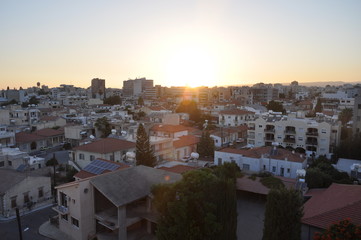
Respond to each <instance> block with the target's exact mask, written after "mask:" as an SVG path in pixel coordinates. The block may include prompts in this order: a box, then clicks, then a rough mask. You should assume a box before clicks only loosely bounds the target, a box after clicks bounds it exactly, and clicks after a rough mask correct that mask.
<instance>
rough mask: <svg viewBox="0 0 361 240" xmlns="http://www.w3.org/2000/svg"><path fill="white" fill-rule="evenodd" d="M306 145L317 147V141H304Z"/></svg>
mask: <svg viewBox="0 0 361 240" xmlns="http://www.w3.org/2000/svg"><path fill="white" fill-rule="evenodd" d="M306 145H312V146H317V145H318V144H317V141H310V140H307V141H306Z"/></svg>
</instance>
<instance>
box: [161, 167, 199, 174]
mask: <svg viewBox="0 0 361 240" xmlns="http://www.w3.org/2000/svg"><path fill="white" fill-rule="evenodd" d="M159 169H162V170H166V171H169V172H174V173H184V172H188V171H191V170H194V169H197V168H196V167H192V166H187V165H176V166H173V167H160V168H159Z"/></svg>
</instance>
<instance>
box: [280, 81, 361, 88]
mask: <svg viewBox="0 0 361 240" xmlns="http://www.w3.org/2000/svg"><path fill="white" fill-rule="evenodd" d="M298 84H299V85H301V86H307V87H311V86H316V87H325V86H326V85H331V86H339V85H344V84H361V81H359V82H343V81H330V82H299V83H298ZM284 85H285V84H284Z"/></svg>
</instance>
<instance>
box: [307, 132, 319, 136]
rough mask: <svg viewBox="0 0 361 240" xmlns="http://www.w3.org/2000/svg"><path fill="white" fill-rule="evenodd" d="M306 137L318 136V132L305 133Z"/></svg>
mask: <svg viewBox="0 0 361 240" xmlns="http://www.w3.org/2000/svg"><path fill="white" fill-rule="evenodd" d="M306 135H307V136H318V132H306Z"/></svg>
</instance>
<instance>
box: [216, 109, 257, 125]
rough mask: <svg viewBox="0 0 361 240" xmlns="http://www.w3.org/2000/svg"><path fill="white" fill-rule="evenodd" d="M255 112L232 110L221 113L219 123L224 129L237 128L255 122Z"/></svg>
mask: <svg viewBox="0 0 361 240" xmlns="http://www.w3.org/2000/svg"><path fill="white" fill-rule="evenodd" d="M254 117H255V113H254V112H250V111H245V110H241V109H232V110H224V111H220V112H219V115H218V121H219V124H220V126H222V127H237V126H240V125H243V124H245V123H247V121H251V120H253V119H254Z"/></svg>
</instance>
